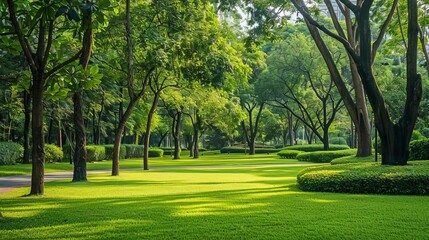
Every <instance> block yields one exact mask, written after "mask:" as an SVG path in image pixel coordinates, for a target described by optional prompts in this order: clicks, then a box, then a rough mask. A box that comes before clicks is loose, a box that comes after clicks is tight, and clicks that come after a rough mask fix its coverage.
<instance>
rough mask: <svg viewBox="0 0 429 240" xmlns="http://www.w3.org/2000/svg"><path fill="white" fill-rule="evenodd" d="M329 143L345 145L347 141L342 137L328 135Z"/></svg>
mask: <svg viewBox="0 0 429 240" xmlns="http://www.w3.org/2000/svg"><path fill="white" fill-rule="evenodd" d="M329 143H330V144H338V145H347V141H346V139H344V138H343V137H330V138H329Z"/></svg>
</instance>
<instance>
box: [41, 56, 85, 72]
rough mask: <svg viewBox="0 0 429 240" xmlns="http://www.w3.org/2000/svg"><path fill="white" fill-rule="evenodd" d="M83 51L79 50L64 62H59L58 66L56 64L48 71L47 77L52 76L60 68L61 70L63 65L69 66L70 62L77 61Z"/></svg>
mask: <svg viewBox="0 0 429 240" xmlns="http://www.w3.org/2000/svg"><path fill="white" fill-rule="evenodd" d="M81 53H82V50H79V52H77V53H76V54H75V55H74V56H72V57H71V58H69V59H68V60H66V61H64V62H62V63H60V64H58V65H56V66H54V67H53V68H52V69H51V70H50V71H48V72H47V73H46V78H48V77H50V76H52V75H54V74H55V73H56V72H57V71H58V70H60V69H61V68H63V67H65V66H67V65H68V64H70V63H72V62H74V61H76V60H77V59H78V58H79V57H80V54H81Z"/></svg>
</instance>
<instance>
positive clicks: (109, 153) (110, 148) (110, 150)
mask: <svg viewBox="0 0 429 240" xmlns="http://www.w3.org/2000/svg"><path fill="white" fill-rule="evenodd" d="M102 146H104V149H105V153H106V159H108V160H112V159H113V149H114V146H113V144H109V145H102ZM126 154H127V150H126V149H125V146H124V145H123V144H121V148H120V150H119V158H120V159H124V158H125V156H126Z"/></svg>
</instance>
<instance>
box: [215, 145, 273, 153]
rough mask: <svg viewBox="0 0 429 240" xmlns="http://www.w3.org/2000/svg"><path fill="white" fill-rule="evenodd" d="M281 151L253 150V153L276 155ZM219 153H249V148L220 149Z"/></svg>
mask: <svg viewBox="0 0 429 240" xmlns="http://www.w3.org/2000/svg"><path fill="white" fill-rule="evenodd" d="M280 150H281V149H276V148H255V153H266V154H270V153H276V152H279V151H280ZM220 153H249V148H242V147H224V148H222V149H220Z"/></svg>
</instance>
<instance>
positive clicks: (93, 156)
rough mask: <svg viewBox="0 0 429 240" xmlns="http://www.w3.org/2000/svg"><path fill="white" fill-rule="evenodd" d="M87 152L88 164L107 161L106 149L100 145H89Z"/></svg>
mask: <svg viewBox="0 0 429 240" xmlns="http://www.w3.org/2000/svg"><path fill="white" fill-rule="evenodd" d="M86 152H87V153H88V159H87V160H86V161H87V162H97V161H101V160H105V159H106V148H105V147H104V146H100V145H87V146H86Z"/></svg>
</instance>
